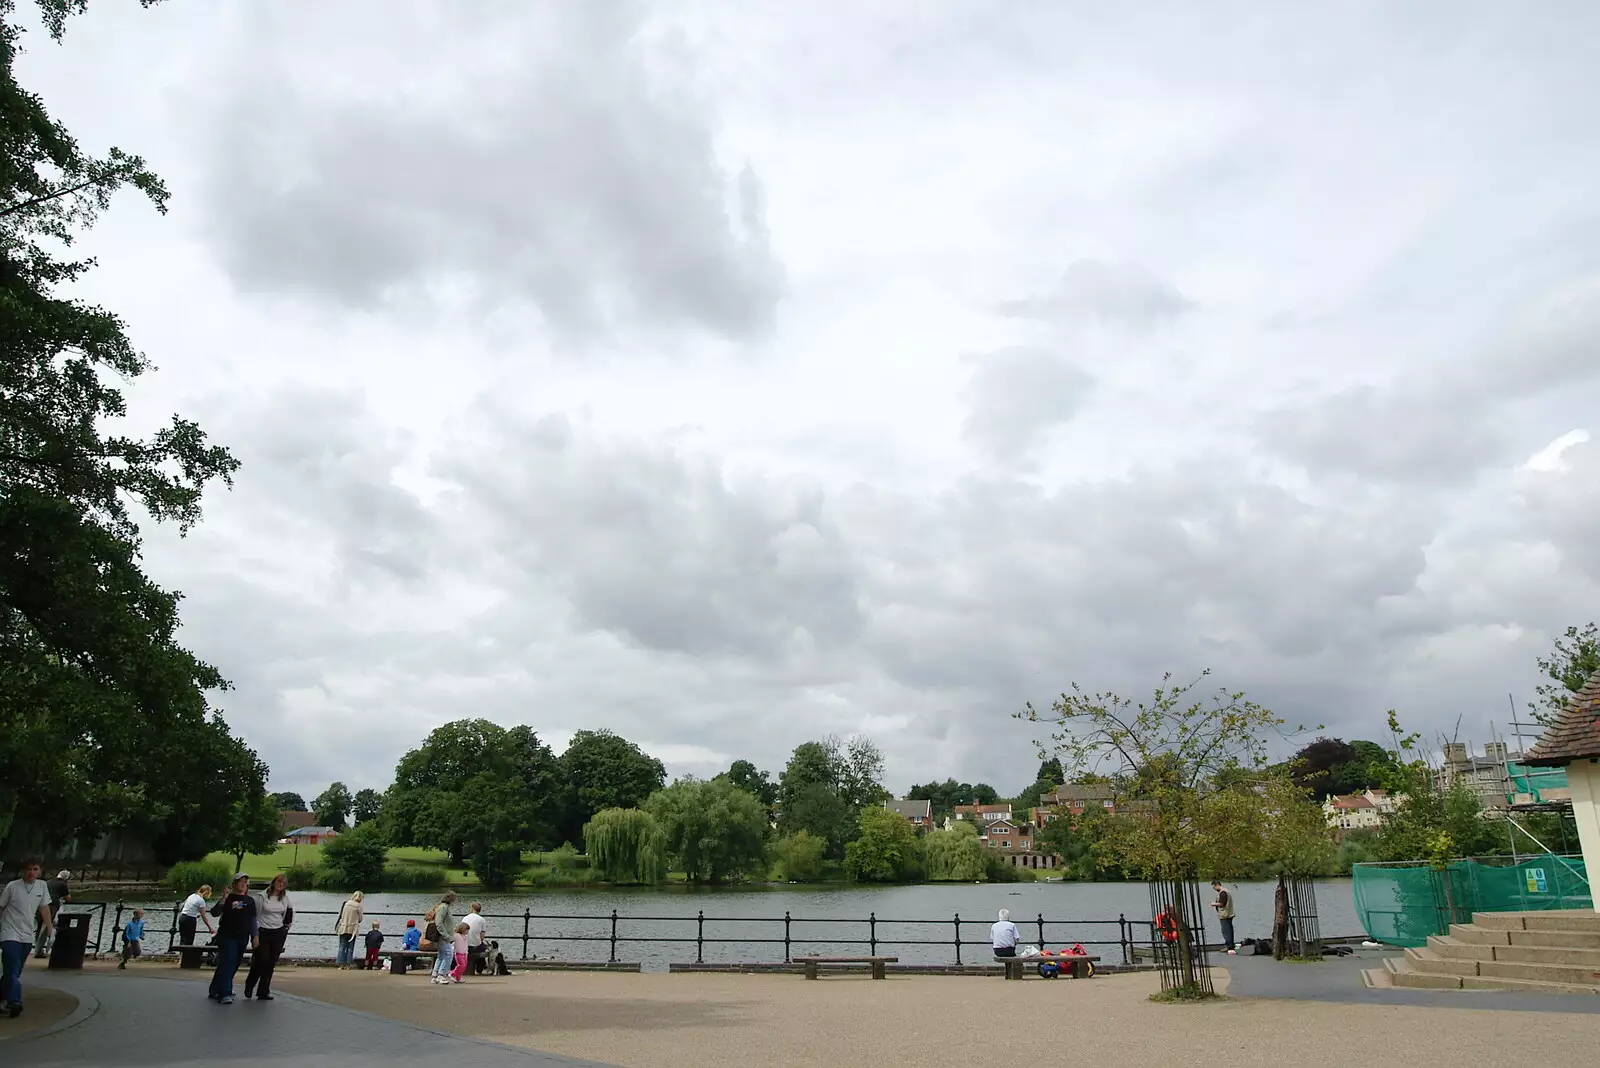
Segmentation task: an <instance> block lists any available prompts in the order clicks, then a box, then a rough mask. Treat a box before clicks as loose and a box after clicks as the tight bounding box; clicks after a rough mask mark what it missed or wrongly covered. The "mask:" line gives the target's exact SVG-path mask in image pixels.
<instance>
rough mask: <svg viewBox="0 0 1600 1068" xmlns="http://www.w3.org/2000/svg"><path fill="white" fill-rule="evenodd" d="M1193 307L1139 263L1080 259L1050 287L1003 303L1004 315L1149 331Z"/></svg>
mask: <svg viewBox="0 0 1600 1068" xmlns="http://www.w3.org/2000/svg"><path fill="white" fill-rule="evenodd" d="M1191 307H1193V305H1192V304H1191V302H1190V301H1189V299H1188V298H1187V297H1185V296H1184V295H1183V294H1182V293H1180V292H1178V289H1177V287H1175V286H1174V285H1172V283H1170V282H1167V281H1165V280H1163V279H1160V278H1157V277H1156V276H1155V275H1153V274H1151V273H1150V271H1148V270H1147V269H1145V268H1144V267H1141V266H1139V265H1138V264H1132V263H1105V262H1102V261H1100V260H1088V259H1084V260H1078V261H1076V262H1075V263H1073V264H1072V265H1071V266H1069V267H1068V268H1067V269H1066V270H1065V271H1064V272H1062V275H1061V280H1060V281H1059V282H1058V283H1057V284H1056V287H1055V288H1054V289H1052V290H1051V291H1049V292H1047V293H1044V294H1042V295H1040V296H1036V297H1029V298H1026V299H1023V300H1011V301H1006V302H1004V303H1002V304H1001V305H1000V312H1001V314H1003V315H1008V316H1012V317H1014V318H1018V319H1040V320H1044V321H1046V322H1056V323H1070V322H1080V321H1092V322H1099V323H1102V324H1104V325H1107V326H1117V327H1122V328H1124V329H1128V330H1148V329H1152V328H1154V327H1157V326H1162V325H1165V324H1167V323H1170V322H1172V321H1173V320H1174V319H1177V318H1178V317H1179V316H1181V315H1183V314H1184V313H1185V312H1187V311H1188V310H1189V309H1190V308H1191Z"/></svg>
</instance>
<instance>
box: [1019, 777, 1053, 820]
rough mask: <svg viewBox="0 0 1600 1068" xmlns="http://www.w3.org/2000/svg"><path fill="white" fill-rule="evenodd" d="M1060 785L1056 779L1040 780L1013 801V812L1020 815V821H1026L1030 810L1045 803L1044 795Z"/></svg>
mask: <svg viewBox="0 0 1600 1068" xmlns="http://www.w3.org/2000/svg"><path fill="white" fill-rule="evenodd" d="M1060 785H1061V784H1060V783H1058V782H1056V781H1055V780H1054V779H1040V780H1039V781H1038V782H1036V783H1034V784H1033V785H1032V786H1030V787H1028V788H1027V789H1026V790H1024V791H1022V793H1020V794H1018V795H1017V796H1016V797H1015V798H1013V799H1012V801H1011V809H1012V811H1013V812H1015V813H1017V814H1018V818H1019V819H1026V818H1027V814H1028V810H1029V809H1033V808H1037V807H1038V806H1039V805H1040V804H1041V803H1042V802H1043V801H1044V795H1045V794H1047V793H1049V792H1050V791H1052V790H1054V789H1055V788H1056V787H1057V786H1060Z"/></svg>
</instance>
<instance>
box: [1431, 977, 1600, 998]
mask: <svg viewBox="0 0 1600 1068" xmlns="http://www.w3.org/2000/svg"><path fill="white" fill-rule="evenodd" d="M1461 989H1463V990H1517V991H1521V992H1522V993H1525V994H1587V995H1588V996H1589V997H1594V996H1595V995H1597V994H1600V987H1594V986H1574V985H1572V984H1570V983H1546V982H1541V981H1540V980H1538V979H1503V978H1500V977H1499V976H1482V975H1480V976H1470V975H1468V976H1463V977H1462V979H1461Z"/></svg>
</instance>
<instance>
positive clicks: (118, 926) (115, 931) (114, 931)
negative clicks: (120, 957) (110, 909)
mask: <svg viewBox="0 0 1600 1068" xmlns="http://www.w3.org/2000/svg"><path fill="white" fill-rule="evenodd" d="M105 923H106V914H105V911H104V910H103V909H102V910H101V912H100V933H101V934H102V935H104V934H105ZM121 933H122V899H121V898H120V897H119V898H117V917H116V922H115V923H114V924H113V925H112V928H111V950H110V952H112V953H115V952H116V951H117V935H119V934H121ZM99 953H100V947H99V946H96V947H95V954H96V955H99Z"/></svg>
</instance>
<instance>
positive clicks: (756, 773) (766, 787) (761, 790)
mask: <svg viewBox="0 0 1600 1068" xmlns="http://www.w3.org/2000/svg"><path fill="white" fill-rule="evenodd" d="M717 778H719V779H725V780H727V781H728V782H731V783H732V784H733V785H735V786H737V787H738V788H739V789H741V790H743V791H744V792H745V793H747V794H749V795H750V796H751V797H754V798H755V799H756V800H758V801H760V802H761V803H762V804H763V805H765V806H767V808H769V809H770V808H772V807H773V806H774V805H776V804H777V803H778V784H777V783H775V782H773V781H772V778H771V776H769V775H768V774H767V773H766V772H764V771H761V770H759V769H757V767H756V766H755V765H754V764H752V763H750V761H748V760H735V761H734V762H733V764H732V765H731V766H730V767H729V768H728V770H727V771H725V772H723V773H722V774H721V775H718V776H717Z"/></svg>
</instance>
